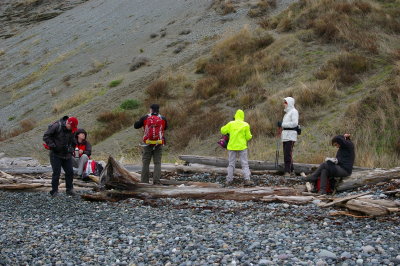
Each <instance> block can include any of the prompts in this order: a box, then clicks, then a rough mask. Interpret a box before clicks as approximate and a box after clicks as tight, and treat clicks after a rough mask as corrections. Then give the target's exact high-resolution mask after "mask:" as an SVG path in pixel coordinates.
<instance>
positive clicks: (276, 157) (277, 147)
mask: <svg viewBox="0 0 400 266" xmlns="http://www.w3.org/2000/svg"><path fill="white" fill-rule="evenodd" d="M281 133H282V129H281V128H280V127H278V129H277V134H276V152H275V169H276V170H278V167H279V144H280V138H279V137H280V135H281Z"/></svg>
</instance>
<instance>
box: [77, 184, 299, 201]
mask: <svg viewBox="0 0 400 266" xmlns="http://www.w3.org/2000/svg"><path fill="white" fill-rule="evenodd" d="M297 193H298V192H297V191H296V190H295V189H293V188H289V187H275V188H274V187H253V188H217V187H196V186H184V187H177V186H154V185H149V184H136V185H135V188H134V189H131V190H130V191H127V190H125V191H117V190H109V191H104V192H102V193H100V194H96V196H94V197H89V198H87V197H86V196H83V197H82V198H84V199H88V200H96V199H97V200H99V201H103V200H109V199H112V201H115V200H116V199H119V200H123V199H127V198H141V199H143V198H150V199H156V198H181V199H206V200H217V199H219V200H235V201H250V200H253V201H258V200H260V199H262V198H263V197H264V196H269V195H296V194H297Z"/></svg>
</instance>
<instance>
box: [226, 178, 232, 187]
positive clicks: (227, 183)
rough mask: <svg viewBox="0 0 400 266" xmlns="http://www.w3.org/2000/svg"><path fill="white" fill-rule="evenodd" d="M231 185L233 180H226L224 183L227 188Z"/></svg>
mask: <svg viewBox="0 0 400 266" xmlns="http://www.w3.org/2000/svg"><path fill="white" fill-rule="evenodd" d="M232 184H233V180H226V181H225V186H227V187H229V186H232Z"/></svg>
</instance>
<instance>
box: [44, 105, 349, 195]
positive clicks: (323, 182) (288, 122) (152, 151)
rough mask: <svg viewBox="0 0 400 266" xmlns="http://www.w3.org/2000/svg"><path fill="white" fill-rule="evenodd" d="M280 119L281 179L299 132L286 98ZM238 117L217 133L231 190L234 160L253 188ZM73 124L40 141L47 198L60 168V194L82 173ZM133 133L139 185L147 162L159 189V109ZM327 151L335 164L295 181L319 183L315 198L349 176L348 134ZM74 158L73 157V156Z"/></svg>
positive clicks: (80, 133) (62, 124)
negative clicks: (45, 156)
mask: <svg viewBox="0 0 400 266" xmlns="http://www.w3.org/2000/svg"><path fill="white" fill-rule="evenodd" d="M283 106H284V111H285V115H284V116H283V119H282V121H279V122H277V127H278V129H279V135H280V137H281V141H282V143H283V145H282V146H283V154H284V176H285V177H289V176H291V175H292V174H294V167H293V147H294V145H295V143H296V141H297V135H298V132H299V112H298V111H297V110H296V108H295V100H294V98H292V97H286V98H284V99H283ZM244 118H245V114H244V111H243V110H241V109H239V110H237V111H236V113H235V116H234V120H233V121H230V122H229V123H227V124H226V125H224V126H223V127H222V128H221V133H222V134H223V135H229V142H228V144H227V150H228V168H227V172H228V174H227V179H226V184H227V185H231V184H232V182H233V174H234V169H235V164H236V157H237V156H238V157H239V158H240V162H241V166H242V169H243V174H244V184H245V185H246V186H249V185H253V184H254V183H253V182H252V181H251V178H250V175H251V172H250V169H249V163H248V149H247V143H248V141H250V140H251V139H252V137H253V136H252V134H251V130H250V125H249V124H248V123H247V122H245V119H244ZM77 126H78V120H77V119H76V118H75V117H69V118H68V117H64V118H63V119H61V120H60V121H58V122H56V123H54V124H53V125H51V126H49V128H48V130H47V131H46V133H45V134H44V136H43V140H44V141H45V143H46V145H47V146H48V148H49V149H50V163H51V166H52V168H53V176H52V191H51V192H50V194H51V195H56V194H57V193H58V185H59V178H60V173H61V168H63V169H64V172H65V182H66V192H67V194H69V195H73V194H74V191H73V176H74V172H73V167H77V173H76V175H77V176H79V177H82V175H84V174H83V167H84V165H85V164H86V162H87V161H88V160H89V158H90V155H91V145H90V143H89V142H88V141H87V133H86V131H85V130H83V129H78V128H77ZM134 128H135V129H140V128H143V131H144V135H143V139H142V140H143V153H142V171H141V182H143V183H149V174H150V171H149V165H150V162H151V159H153V163H154V173H153V184H161V183H160V178H161V159H162V147H163V145H164V144H165V135H164V132H165V130H167V128H168V124H167V119H166V118H165V117H164V116H162V115H160V106H159V105H158V104H152V105H151V106H150V110H149V113H148V114H146V115H144V116H142V117H141V118H140V119H139V120H138V121H136V122H135V123H134ZM332 145H333V146H336V147H337V148H338V152H337V154H336V158H329V159H327V160H326V161H325V162H324V163H322V164H321V165H320V166H319V167H318V169H317V170H316V171H315V172H314V173H313V174H311V175H310V176H308V177H303V178H301V180H303V181H307V182H314V183H315V184H316V183H317V182H318V183H319V185H320V186H319V193H321V194H326V193H327V186H328V184H329V180H330V179H332V178H334V177H346V176H349V175H351V173H352V169H353V164H354V159H355V153H354V145H353V143H352V142H351V140H350V134H344V135H339V136H335V137H334V138H333V139H332ZM74 153H75V156H73V154H74Z"/></svg>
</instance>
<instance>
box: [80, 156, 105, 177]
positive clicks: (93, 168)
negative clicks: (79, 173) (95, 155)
mask: <svg viewBox="0 0 400 266" xmlns="http://www.w3.org/2000/svg"><path fill="white" fill-rule="evenodd" d="M103 169H104V168H103V166H102V165H101V164H100V163H98V162H96V161H95V160H88V161H87V162H86V164H85V165H84V166H83V172H84V175H85V176H88V175H95V176H100V174H101V172H102V171H103Z"/></svg>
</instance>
